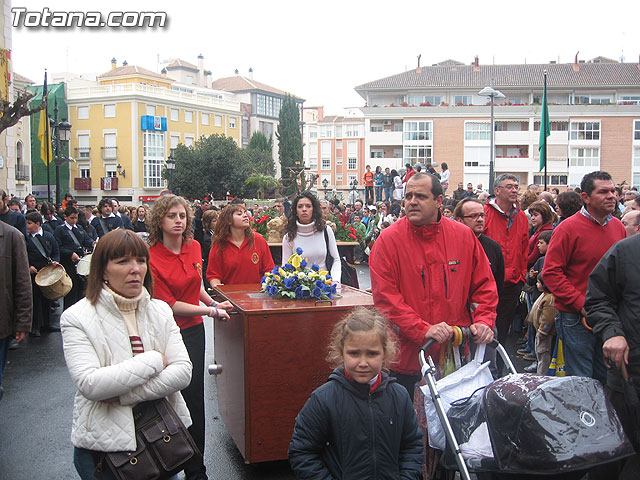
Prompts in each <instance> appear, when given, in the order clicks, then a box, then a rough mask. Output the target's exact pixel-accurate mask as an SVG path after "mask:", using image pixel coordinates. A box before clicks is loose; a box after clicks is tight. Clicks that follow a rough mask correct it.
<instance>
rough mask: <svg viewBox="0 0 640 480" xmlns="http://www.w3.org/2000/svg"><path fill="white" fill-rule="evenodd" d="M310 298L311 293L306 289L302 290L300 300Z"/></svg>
mask: <svg viewBox="0 0 640 480" xmlns="http://www.w3.org/2000/svg"><path fill="white" fill-rule="evenodd" d="M310 296H311V291H310V290H309V289H308V288H305V289H303V290H302V298H309V297H310Z"/></svg>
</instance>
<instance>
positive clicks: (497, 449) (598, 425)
mask: <svg viewBox="0 0 640 480" xmlns="http://www.w3.org/2000/svg"><path fill="white" fill-rule="evenodd" d="M447 416H448V417H449V420H450V423H451V427H452V429H453V430H454V433H455V434H456V437H457V438H458V441H459V443H464V442H465V441H466V439H468V438H469V436H470V434H471V433H472V432H473V431H474V430H475V429H476V428H477V427H479V426H480V425H481V424H482V423H483V422H485V421H486V422H487V427H488V431H489V438H490V439H491V447H492V450H493V456H494V459H493V461H491V462H489V461H488V462H481V463H482V464H483V466H485V465H486V466H488V465H490V464H492V463H494V462H495V463H494V465H495V466H496V467H497V470H498V471H500V472H502V473H528V474H538V475H550V474H560V473H564V472H570V471H574V470H582V469H585V468H590V467H594V466H596V465H600V464H605V463H609V462H612V461H614V460H617V459H620V458H624V457H627V456H630V455H633V454H634V450H633V447H632V446H631V443H630V442H629V440H628V439H627V437H626V436H625V434H624V432H623V430H622V426H621V424H620V421H619V420H618V417H617V415H616V413H615V411H614V409H613V407H612V406H611V405H610V404H609V402H608V400H607V399H606V397H605V394H604V390H603V388H602V385H601V384H600V383H599V382H598V381H596V380H593V379H591V378H585V377H544V376H538V375H528V374H518V375H509V376H507V377H504V378H501V379H499V380H496V381H495V382H493V383H491V384H490V385H488V386H487V387H485V389H484V391H483V392H482V394H480V392H478V393H477V394H476V395H473V396H472V397H470V398H469V399H468V400H467V401H464V402H462V401H461V402H456V403H454V404H452V406H451V409H450V410H449V412H448V415H447ZM485 468H486V467H485ZM481 469H483V468H481Z"/></svg>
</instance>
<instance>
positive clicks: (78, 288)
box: [60, 258, 86, 310]
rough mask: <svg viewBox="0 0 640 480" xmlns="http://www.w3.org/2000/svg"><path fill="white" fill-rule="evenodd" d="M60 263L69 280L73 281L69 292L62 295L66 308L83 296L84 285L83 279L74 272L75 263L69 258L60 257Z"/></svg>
mask: <svg viewBox="0 0 640 480" xmlns="http://www.w3.org/2000/svg"><path fill="white" fill-rule="evenodd" d="M60 263H61V264H62V266H63V267H64V269H65V271H66V272H67V275H69V277H71V281H72V282H73V286H72V287H71V291H69V293H67V294H66V295H65V297H64V309H65V310H66V309H67V308H69V307H70V306H71V305H73V304H74V303H76V302H77V301H78V300H80V299H81V298H83V297H84V292H85V290H86V285H85V279H84V278H83V277H81V276H79V275H78V274H77V273H76V264H75V263H73V262H72V261H71V259H70V258H65V259H62V260H61V261H60Z"/></svg>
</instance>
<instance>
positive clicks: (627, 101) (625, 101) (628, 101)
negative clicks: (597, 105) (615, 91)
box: [618, 95, 640, 105]
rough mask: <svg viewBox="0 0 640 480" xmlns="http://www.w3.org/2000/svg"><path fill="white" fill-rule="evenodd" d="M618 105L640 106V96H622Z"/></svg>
mask: <svg viewBox="0 0 640 480" xmlns="http://www.w3.org/2000/svg"><path fill="white" fill-rule="evenodd" d="M618 103H621V104H622V105H640V95H622V96H620V99H619V100H618Z"/></svg>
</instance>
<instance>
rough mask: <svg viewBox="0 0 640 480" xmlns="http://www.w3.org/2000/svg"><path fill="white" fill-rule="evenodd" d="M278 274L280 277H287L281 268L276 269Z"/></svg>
mask: <svg viewBox="0 0 640 480" xmlns="http://www.w3.org/2000/svg"><path fill="white" fill-rule="evenodd" d="M278 273H279V274H280V276H281V277H286V276H287V272H285V271H284V270H283V269H282V268H279V269H278Z"/></svg>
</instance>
